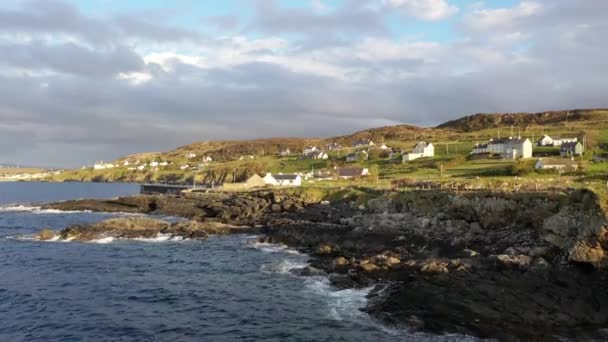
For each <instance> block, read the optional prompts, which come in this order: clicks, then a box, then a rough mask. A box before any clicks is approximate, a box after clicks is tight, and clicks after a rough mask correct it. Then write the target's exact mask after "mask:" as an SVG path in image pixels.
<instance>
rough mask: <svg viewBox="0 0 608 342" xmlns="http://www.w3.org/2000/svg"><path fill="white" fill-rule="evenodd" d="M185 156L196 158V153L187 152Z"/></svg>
mask: <svg viewBox="0 0 608 342" xmlns="http://www.w3.org/2000/svg"><path fill="white" fill-rule="evenodd" d="M186 158H187V159H193V158H196V153H194V152H188V153H186Z"/></svg>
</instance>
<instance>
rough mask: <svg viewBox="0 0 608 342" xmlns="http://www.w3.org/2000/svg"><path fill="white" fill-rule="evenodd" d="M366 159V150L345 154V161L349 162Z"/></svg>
mask: <svg viewBox="0 0 608 342" xmlns="http://www.w3.org/2000/svg"><path fill="white" fill-rule="evenodd" d="M367 159H369V153H367V151H357V152H355V153H351V154H349V155H347V156H346V161H347V162H349V163H354V162H357V161H359V160H367Z"/></svg>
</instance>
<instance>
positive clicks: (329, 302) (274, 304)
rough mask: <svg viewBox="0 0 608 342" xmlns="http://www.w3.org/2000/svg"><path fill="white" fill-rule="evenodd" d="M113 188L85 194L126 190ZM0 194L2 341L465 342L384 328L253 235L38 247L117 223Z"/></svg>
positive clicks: (360, 299)
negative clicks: (48, 237)
mask: <svg viewBox="0 0 608 342" xmlns="http://www.w3.org/2000/svg"><path fill="white" fill-rule="evenodd" d="M20 184H27V183H20ZM27 186H28V187H29V186H31V185H27ZM72 187H74V185H69V186H67V187H66V188H64V191H60V190H59V189H60V188H61V187H59V189H57V188H55V189H53V191H54V192H56V193H59V194H60V196H59V199H69V198H70V196H72V197H73V198H78V197H87V196H86V195H87V194H86V191H83V190H82V189H78V190H76V191H75V193H74V194H70V191H71V190H72V189H73V188H72ZM112 187H113V188H112V189H111V190H108V189H106V190H104V191H101V192H100V191H97V192H96V191H91V193H90V194H89V195H90V197H108V196H114V195H124V194H128V193H129V191H131V192H133V191H134V190H133V189H135V188H133V187H131V188H120V186H116V185H112ZM8 188H10V189H11V190H10V191H15V189H19V185H15V184H13V185H11V186H9V187H8ZM8 188H7V187H5V185H4V184H0V191H1V192H2V195H3V197H2V198H3V199H7V198H8V201H6V200H5V202H4V203H13V205H12V206H11V207H10V208H7V207H6V206H5V207H4V208H3V209H0V255H1V256H2V258H1V259H0V313H2V319H1V320H0V341H20V340H26V341H50V340H53V341H83V340H86V341H234V340H245V341H268V340H271V341H272V340H274V341H286V340H288V341H404V340H405V341H420V340H429V341H436V340H442V341H450V340H451V341H462V340H466V338H463V337H458V336H453V337H448V336H433V335H421V334H416V335H414V334H410V333H408V332H406V331H397V330H391V329H388V328H386V327H383V326H382V325H381V324H378V323H377V322H374V321H373V320H371V319H370V318H369V317H368V316H367V315H365V314H364V313H362V312H361V311H360V310H359V308H361V307H363V306H364V305H365V302H366V299H365V295H366V294H367V290H342V291H337V290H336V289H334V288H332V287H331V286H330V285H329V284H328V282H327V280H326V279H324V278H301V277H296V276H293V275H292V274H291V273H290V272H289V270H290V269H292V268H295V267H302V266H305V265H306V263H307V260H308V257H307V256H306V255H302V254H300V253H297V252H296V251H294V250H290V249H288V248H286V247H285V246H277V245H268V244H256V243H253V241H254V240H255V237H252V236H244V235H240V236H227V237H217V238H210V239H209V240H207V241H190V240H185V241H172V240H169V239H167V238H166V237H162V236H160V237H158V238H156V239H148V240H138V241H124V240H121V241H110V240H107V241H97V243H76V242H39V241H35V240H32V239H31V236H32V235H33V234H34V233H35V232H37V231H38V230H40V229H41V228H43V227H53V229H61V228H64V227H66V226H68V225H70V224H74V223H83V222H95V221H99V220H102V219H106V218H109V217H115V216H116V215H115V214H103V213H89V212H69V213H60V212H56V211H42V210H39V209H37V208H35V207H32V205H31V204H29V203H31V202H40V200H38V199H37V197H33V198H32V199H29V200H28V199H27V198H25V199H24V196H22V194H21V195H19V196H15V197H14V198H11V195H10V192H9V190H7V189H8ZM29 189H31V188H29ZM95 190H99V189H95ZM28 191H29V190H28ZM30 193H33V194H36V191H33V192H30ZM25 197H27V196H25ZM50 197H52V196H46V197H45V200H53V198H50ZM15 203H21V204H25V206H21V207H16V206H15V205H14V204H15Z"/></svg>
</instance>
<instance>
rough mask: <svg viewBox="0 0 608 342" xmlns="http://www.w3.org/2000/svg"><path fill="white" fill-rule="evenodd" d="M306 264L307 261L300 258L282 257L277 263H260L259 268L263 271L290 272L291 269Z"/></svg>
mask: <svg viewBox="0 0 608 342" xmlns="http://www.w3.org/2000/svg"><path fill="white" fill-rule="evenodd" d="M307 266H308V263H307V262H304V261H301V260H291V259H283V260H281V261H279V262H277V263H273V264H267V265H262V266H261V268H260V270H261V271H262V272H264V273H274V274H290V273H291V272H290V271H292V270H295V269H300V268H304V267H307Z"/></svg>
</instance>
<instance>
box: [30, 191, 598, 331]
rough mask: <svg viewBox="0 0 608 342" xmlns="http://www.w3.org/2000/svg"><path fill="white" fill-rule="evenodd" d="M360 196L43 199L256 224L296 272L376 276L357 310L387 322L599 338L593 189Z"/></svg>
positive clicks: (347, 280) (357, 284)
mask: <svg viewBox="0 0 608 342" xmlns="http://www.w3.org/2000/svg"><path fill="white" fill-rule="evenodd" d="M368 195H369V198H367V199H366V201H365V203H361V202H360V201H357V202H355V201H350V200H348V199H344V200H336V199H334V198H332V201H331V204H328V203H324V204H321V203H320V201H318V203H317V204H314V203H310V201H306V200H303V199H301V198H298V197H297V195H292V194H291V195H285V194H278V195H277V194H273V193H272V192H271V191H263V192H251V193H242V194H239V193H232V194H222V193H213V194H201V195H200V196H197V197H191V196H175V197H168V196H135V197H132V198H123V199H117V200H113V201H71V202H63V203H58V204H51V205H49V206H48V208H53V209H61V210H85V209H86V210H97V209H100V210H101V209H112V210H115V211H124V210H123V209H124V208H126V209H127V210H132V211H133V212H142V213H161V214H167V215H175V216H181V217H185V218H187V219H189V220H191V221H190V222H194V223H189V225H188V226H187V227H182V228H178V227H177V226H175V227H173V226H169V227H167V226H166V225H165V226H163V225H162V224H159V225H160V226H159V227H161V228H155V229H153V230H152V231H157V230H158V231H173V232H179V234H182V235H188V234H194V232H205V233H206V234H208V233H209V232H210V231H213V229H211V228H210V227H211V226H210V225H211V224H212V223H213V224H219V225H234V226H238V227H242V226H247V227H258V228H251V229H253V230H256V229H257V232H260V233H262V234H264V235H263V237H262V238H261V240H262V241H263V242H269V243H282V244H286V245H288V246H290V247H295V248H297V249H299V250H301V251H304V252H306V253H309V254H311V256H312V261H311V266H310V267H309V268H306V269H302V270H299V271H298V272H297V273H298V274H299V275H304V276H306V275H308V276H318V275H324V274H327V275H328V277H329V280H330V283H332V284H333V285H334V286H336V287H338V288H341V289H342V288H361V287H368V286H374V285H375V286H376V289H375V290H374V291H373V292H372V294H371V295H370V301H369V304H368V307H367V308H366V309H365V311H367V312H368V313H369V314H370V315H372V316H373V317H376V318H378V319H380V320H382V321H383V322H386V323H388V324H392V325H396V326H406V327H408V328H410V329H418V330H423V331H430V332H435V333H441V334H443V333H463V334H469V335H473V336H478V337H489V338H498V339H500V340H505V341H516V340H555V339H557V336H563V337H579V336H591V337H595V338H598V337H597V336H600V337H599V338H606V336H603V337H602V336H601V329H602V328H603V327H606V326H608V292H606V291H605V290H604V285H605V284H606V281H607V280H608V276H607V274H608V272H606V271H605V270H604V267H605V266H606V264H607V262H608V261H607V256H608V250H607V248H608V229H607V228H606V227H607V226H608V224H607V222H608V221H607V219H606V215H605V214H604V212H603V211H602V210H601V209H600V208H599V206H598V205H597V199H596V198H595V197H594V194H593V193H591V192H589V191H585V190H581V191H575V192H573V193H571V194H563V193H528V194H526V193H518V194H505V193H465V194H456V193H450V192H444V191H410V192H398V191H386V192H380V191H376V192H374V193H373V194H368ZM190 225H191V226H190ZM199 225H202V226H199ZM218 227H219V228H218V229H219V231H221V232H225V233H238V232H243V230H239V229H236V228H226V226H218ZM91 228H92V229H93V231H95V230H96V229H101V228H99V227H95V226H94V225H93V227H88V229H91ZM104 229H107V227H106V228H104ZM81 230H82V231H84V230H85V229H84V228H82V229H79V228H78V227H76V231H78V232H80V231H81ZM101 230H103V229H101ZM72 231H74V230H72ZM111 231H114V230H111ZM119 231H120V230H119ZM135 231H137V230H135ZM143 231H144V232H145V231H147V230H143ZM139 233H141V231H139V232H138V234H139ZM45 234H46V233H45ZM82 234H83V236H87V234H88V233H82ZM120 234H127V235H128V234H131V233H125V232H123V233H120ZM201 234H202V233H201ZM182 235H180V236H182ZM41 236H42V235H41ZM387 284H388V285H387Z"/></svg>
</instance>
